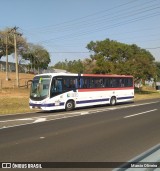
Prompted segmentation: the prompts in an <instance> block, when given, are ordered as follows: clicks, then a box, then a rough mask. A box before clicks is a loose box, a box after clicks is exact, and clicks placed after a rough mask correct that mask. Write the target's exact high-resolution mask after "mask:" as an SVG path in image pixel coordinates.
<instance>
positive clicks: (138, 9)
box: [0, 0, 160, 66]
mask: <svg viewBox="0 0 160 171" xmlns="http://www.w3.org/2000/svg"><path fill="white" fill-rule="evenodd" d="M0 6H1V15H0V30H4V29H5V28H6V27H10V28H13V27H15V26H16V27H18V31H19V32H21V33H22V34H23V37H25V38H26V39H27V42H30V43H34V44H39V45H42V46H43V47H44V48H45V49H47V51H48V52H49V53H50V56H51V63H50V66H52V65H54V64H56V63H57V62H59V61H64V60H65V59H67V60H78V59H81V60H83V59H85V58H89V57H90V52H89V50H88V49H87V48H86V46H87V44H88V43H89V42H90V41H101V40H105V39H106V38H109V39H110V40H116V41H118V42H121V43H127V44H136V45H138V46H139V47H141V48H146V49H147V50H149V51H150V52H151V53H152V55H153V56H154V58H155V60H156V61H160V0H0ZM2 60H5V57H2ZM12 60H14V59H13V57H10V58H9V61H12Z"/></svg>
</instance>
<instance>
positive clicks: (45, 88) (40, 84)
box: [30, 76, 51, 100]
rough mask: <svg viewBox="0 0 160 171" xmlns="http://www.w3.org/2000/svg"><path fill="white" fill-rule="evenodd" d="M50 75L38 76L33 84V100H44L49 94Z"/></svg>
mask: <svg viewBox="0 0 160 171" xmlns="http://www.w3.org/2000/svg"><path fill="white" fill-rule="evenodd" d="M50 81H51V77H50V76H36V77H34V79H33V81H32V85H31V93H30V98H31V99H33V100H43V99H45V98H46V97H48V96H49V89H50Z"/></svg>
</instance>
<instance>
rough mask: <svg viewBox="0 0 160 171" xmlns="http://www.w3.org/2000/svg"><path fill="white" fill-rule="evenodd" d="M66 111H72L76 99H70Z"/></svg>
mask: <svg viewBox="0 0 160 171" xmlns="http://www.w3.org/2000/svg"><path fill="white" fill-rule="evenodd" d="M65 109H66V111H71V110H73V109H74V101H73V100H69V101H68V102H67V103H66V107H65Z"/></svg>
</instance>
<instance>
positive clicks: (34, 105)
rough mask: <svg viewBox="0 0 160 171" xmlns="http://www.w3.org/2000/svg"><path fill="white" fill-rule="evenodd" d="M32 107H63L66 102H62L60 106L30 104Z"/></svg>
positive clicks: (53, 104)
mask: <svg viewBox="0 0 160 171" xmlns="http://www.w3.org/2000/svg"><path fill="white" fill-rule="evenodd" d="M29 105H30V106H33V107H53V106H63V105H64V102H61V103H60V104H59V105H55V103H48V104H34V103H30V104H29Z"/></svg>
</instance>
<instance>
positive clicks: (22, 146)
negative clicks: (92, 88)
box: [0, 99, 160, 162]
mask: <svg viewBox="0 0 160 171" xmlns="http://www.w3.org/2000/svg"><path fill="white" fill-rule="evenodd" d="M142 104H143V105H142ZM142 104H141V103H140V102H139V103H135V104H127V105H117V106H115V107H112V108H110V107H108V108H109V110H108V108H106V109H105V108H104V107H102V108H94V110H93V108H90V109H82V110H76V111H73V113H75V112H78V114H75V115H74V116H73V117H68V118H64V117H63V119H62V118H61V119H53V120H52V119H51V120H50V118H49V120H50V121H49V120H48V121H47V122H46V121H44V122H39V123H38V122H37V123H34V124H29V125H23V126H18V127H11V128H7V129H0V161H12V162H13V161H14V162H15V161H17V162H20V161H22V162H26V161H28V162H45V161H50V162H53V161H54V162H55V161H60V162H61V161H63V162H65V161H66V162H69V161H70V162H73V161H74V162H75V161H77V162H82V161H85V162H88V161H91V162H98V161H101V162H102V161H104V162H106V161H107V162H110V161H114V162H115V161H128V160H130V159H131V158H133V157H135V156H137V155H139V154H140V153H142V152H144V151H146V150H147V149H149V148H151V147H153V146H155V145H156V144H159V143H160V101H159V100H158V99H157V100H149V101H144V102H143V103H142ZM97 109H103V110H102V111H99V112H96V110H97ZM89 111H91V112H89ZM63 113H64V112H61V113H60V114H63ZM54 114H55V115H57V113H56V112H55V113H54ZM41 115H44V113H43V114H42V113H41ZM47 115H53V114H51V113H47ZM34 116H35V115H34ZM39 116H40V114H39ZM30 117H31V116H30ZM5 119H6V118H5V117H4V118H3V120H1V121H5ZM7 119H14V118H7Z"/></svg>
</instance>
